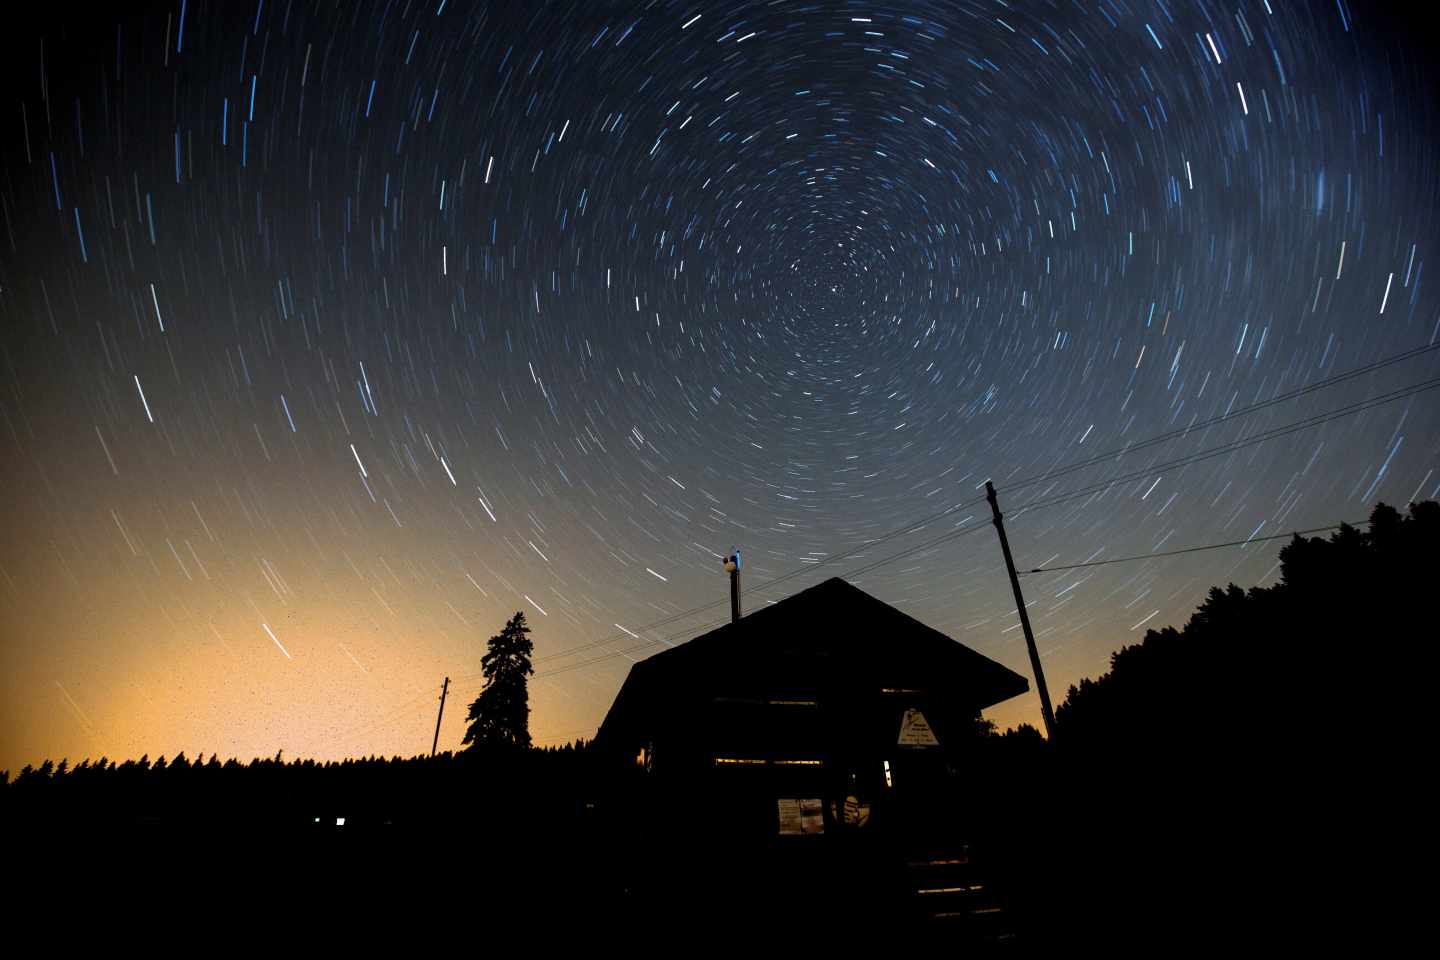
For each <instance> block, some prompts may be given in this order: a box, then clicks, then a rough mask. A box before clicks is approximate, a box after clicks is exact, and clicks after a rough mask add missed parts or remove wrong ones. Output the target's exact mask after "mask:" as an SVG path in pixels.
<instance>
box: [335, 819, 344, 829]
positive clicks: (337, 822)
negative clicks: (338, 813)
mask: <svg viewBox="0 0 1440 960" xmlns="http://www.w3.org/2000/svg"><path fill="white" fill-rule="evenodd" d="M335 826H337V827H343V826H345V818H344V817H336V818H335Z"/></svg>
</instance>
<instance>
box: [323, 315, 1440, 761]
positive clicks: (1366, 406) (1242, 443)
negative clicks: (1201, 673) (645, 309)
mask: <svg viewBox="0 0 1440 960" xmlns="http://www.w3.org/2000/svg"><path fill="white" fill-rule="evenodd" d="M1436 349H1440V343H1437V344H1431V345H1426V346H1423V347H1417V348H1414V349H1411V350H1408V351H1405V352H1402V353H1400V354H1396V355H1394V356H1392V357H1388V358H1385V359H1383V360H1378V361H1375V362H1374V363H1371V364H1367V365H1365V366H1362V367H1358V368H1355V369H1353V370H1350V371H1346V372H1345V373H1341V374H1336V375H1335V376H1332V377H1328V378H1326V379H1324V380H1320V381H1316V382H1315V383H1313V384H1309V385H1307V386H1305V387H1301V388H1298V389H1297V390H1294V391H1290V392H1289V393H1286V394H1281V395H1279V396H1276V397H1272V398H1270V399H1269V400H1264V401H1260V402H1258V403H1255V404H1251V405H1250V406H1248V407H1242V408H1240V409H1239V410H1233V411H1231V412H1229V413H1227V414H1223V415H1221V416H1219V417H1213V418H1211V419H1209V420H1206V421H1202V422H1199V423H1195V424H1191V425H1190V426H1188V427H1184V428H1180V429H1177V430H1173V431H1170V432H1168V433H1164V434H1160V435H1158V436H1156V437H1152V438H1149V439H1147V440H1144V441H1140V442H1138V443H1135V444H1131V445H1130V446H1127V447H1124V448H1122V449H1120V450H1118V451H1112V452H1109V453H1105V454H1098V455H1095V456H1093V457H1091V458H1088V459H1086V460H1081V461H1077V462H1075V463H1072V464H1069V465H1067V466H1065V467H1061V468H1059V469H1057V470H1053V471H1047V472H1045V473H1042V474H1039V475H1038V476H1035V477H1031V478H1027V479H1024V480H1017V481H1015V482H1014V483H1011V484H1008V485H1006V486H1005V487H1003V488H1001V490H1002V491H1005V492H1009V491H1012V490H1018V489H1021V488H1023V487H1027V486H1033V485H1034V484H1036V483H1040V482H1042V481H1045V480H1053V479H1055V478H1057V477H1060V476H1063V475H1065V474H1068V473H1072V472H1074V471H1076V470H1080V469H1082V468H1084V467H1087V466H1094V465H1096V464H1098V463H1102V462H1104V461H1107V460H1110V459H1112V458H1114V459H1118V458H1119V457H1122V456H1125V455H1127V454H1130V453H1134V452H1136V451H1137V450H1141V449H1145V448H1147V447H1151V446H1154V445H1156V444H1158V443H1163V442H1164V441H1166V440H1171V439H1175V438H1177V437H1181V436H1185V435H1188V434H1189V433H1191V432H1192V431H1195V430H1201V429H1205V428H1207V427H1210V426H1214V425H1216V424H1218V423H1222V422H1226V421H1228V420H1232V419H1235V418H1237V417H1240V416H1244V415H1247V414H1249V413H1254V412H1256V411H1257V410H1262V409H1265V408H1267V407H1270V406H1273V405H1275V404H1277V403H1281V402H1284V401H1286V400H1291V399H1295V398H1296V397H1299V396H1303V395H1305V394H1307V393H1312V392H1314V391H1316V390H1320V389H1323V388H1325V387H1330V386H1334V385H1336V384H1338V383H1343V382H1345V381H1347V380H1350V379H1353V378H1354V377H1357V376H1360V375H1362V374H1364V373H1369V372H1373V371H1374V370H1378V369H1381V368H1383V367H1385V366H1389V365H1392V364H1394V363H1398V362H1400V361H1402V360H1407V359H1410V358H1412V357H1416V356H1421V355H1423V354H1426V353H1429V352H1432V351H1434V350H1436ZM1436 387H1440V377H1434V378H1431V379H1429V380H1423V381H1419V382H1418V383H1414V384H1411V385H1410V386H1408V387H1401V388H1399V389H1397V390H1392V391H1390V392H1389V393H1385V394H1381V395H1380V396H1378V397H1372V398H1369V399H1367V400H1362V401H1355V402H1353V403H1349V404H1345V405H1343V406H1341V407H1338V408H1336V409H1334V410H1331V411H1328V412H1326V413H1322V414H1315V415H1313V416H1310V417H1306V418H1304V419H1302V420H1299V421H1295V422H1293V423H1290V424H1284V425H1282V426H1280V427H1275V428H1271V429H1269V430H1265V431H1261V432H1260V433H1258V434H1256V435H1255V436H1252V437H1246V438H1243V439H1239V440H1234V441H1230V442H1228V443H1225V444H1221V445H1220V446H1218V447H1214V448H1211V449H1209V450H1203V451H1199V452H1197V453H1194V454H1189V455H1186V456H1184V457H1180V458H1177V459H1175V460H1171V461H1168V462H1166V463H1162V464H1153V465H1151V466H1149V467H1146V468H1145V469H1144V470H1138V471H1134V472H1132V473H1130V474H1125V475H1121V476H1118V477H1112V478H1110V479H1108V480H1105V481H1102V482H1098V483H1095V484H1091V485H1090V486H1088V487H1084V488H1081V489H1080V490H1077V491H1074V492H1071V493H1068V494H1063V495H1060V496H1058V497H1052V498H1050V499H1048V500H1040V501H1036V502H1032V503H1029V504H1025V505H1023V506H1021V507H1019V508H1018V509H1017V510H1016V512H1015V514H1014V515H1015V516H1016V517H1018V516H1019V514H1020V513H1023V512H1025V511H1028V510H1034V509H1039V508H1042V507H1049V506H1056V505H1059V504H1061V503H1065V502H1068V501H1070V500H1075V499H1078V498H1080V497H1084V496H1089V495H1091V494H1093V493H1095V492H1097V491H1101V490H1106V489H1109V488H1112V487H1114V486H1115V485H1116V484H1122V483H1128V482H1130V481H1131V480H1136V479H1139V478H1142V477H1146V476H1151V475H1154V474H1155V473H1158V472H1160V471H1162V470H1169V469H1175V468H1177V467H1184V466H1190V465H1192V464H1194V463H1199V462H1201V461H1203V460H1208V459H1212V458H1214V457H1218V456H1224V455H1226V454H1229V453H1234V452H1236V451H1238V450H1242V449H1245V448H1247V447H1251V446H1255V445H1257V444H1260V443H1265V442H1267V441H1270V440H1276V439H1280V438H1281V437H1285V436H1289V435H1290V434H1292V433H1296V432H1298V431H1300V430H1304V429H1308V428H1310V427H1313V426H1320V425H1323V424H1326V423H1330V422H1332V421H1334V420H1338V419H1341V418H1343V417H1347V416H1352V415H1354V414H1356V413H1362V412H1364V411H1366V410H1370V409H1373V408H1374V407H1378V406H1382V405H1384V404H1387V403H1392V402H1394V401H1396V400H1402V399H1407V398H1409V397H1413V396H1416V395H1418V394H1420V393H1424V392H1426V391H1428V390H1433V389H1435V388H1436ZM983 500H984V498H983V497H977V498H975V499H973V500H968V501H964V502H962V503H959V504H955V505H953V506H951V507H947V508H945V509H944V510H942V511H940V512H939V513H936V514H932V515H930V516H928V517H924V518H922V519H920V520H917V521H915V522H912V523H909V524H906V525H905V526H903V527H900V528H898V529H896V530H893V531H891V532H890V533H888V534H885V535H883V536H881V537H877V538H875V539H873V540H868V541H865V542H864V543H861V544H859V545H857V546H856V547H853V548H851V549H850V550H846V551H844V552H841V553H838V554H835V555H834V556H830V557H826V558H825V559H824V560H821V561H819V562H818V563H811V564H807V565H805V566H804V567H800V568H797V569H795V570H792V571H790V572H789V573H785V574H781V575H780V576H777V577H774V578H772V579H770V580H768V581H765V582H764V583H760V584H757V585H756V586H755V587H754V589H756V590H766V589H769V588H772V587H775V586H778V585H780V584H781V583H785V582H787V581H789V580H792V579H794V578H795V577H798V576H801V575H802V574H805V573H807V572H809V571H810V570H812V569H814V568H817V567H821V566H825V565H827V564H833V563H837V562H839V561H841V560H845V559H848V558H850V557H853V556H854V555H855V554H857V553H859V552H860V551H862V550H865V549H868V548H871V547H874V546H875V545H876V544H879V543H884V542H886V541H889V540H893V539H895V538H896V537H899V536H903V535H905V534H907V533H911V532H913V531H915V530H918V529H920V528H922V527H925V526H927V525H929V524H931V523H934V522H936V521H937V520H942V519H944V518H945V517H947V516H950V515H951V514H954V513H957V512H959V511H960V510H963V509H965V508H966V507H970V506H974V505H977V504H979V503H981V502H982V501H983ZM984 526H985V525H984V523H982V522H977V523H975V524H973V525H970V526H964V527H960V528H958V529H956V530H951V531H947V532H946V533H944V534H941V535H940V536H938V537H935V538H933V539H931V540H928V541H926V542H925V543H922V544H918V545H916V546H913V547H909V548H907V549H905V550H902V551H900V552H898V553H895V554H892V555H891V556H889V557H885V558H882V559H880V560H877V561H873V562H871V563H869V564H866V565H864V566H862V567H858V568H856V569H854V570H851V571H850V575H851V576H859V575H862V574H865V573H868V572H870V571H871V570H874V569H877V568H878V567H881V566H884V565H886V564H889V563H893V562H895V561H896V560H900V559H903V558H905V557H908V556H910V555H912V554H915V553H919V552H921V551H923V550H926V549H930V548H932V547H936V546H939V545H940V544H942V543H945V542H948V541H949V540H952V539H955V538H957V537H960V536H963V535H964V534H967V533H974V532H976V531H978V530H981V529H984ZM1336 526H1337V525H1332V526H1327V527H1320V528H1316V530H1311V531H1305V532H1306V533H1312V532H1320V531H1324V530H1330V529H1335V528H1336ZM1291 535H1292V534H1277V535H1275V536H1267V537H1255V538H1251V539H1250V540H1247V541H1236V542H1234V543H1224V544H1207V545H1204V546H1200V547H1191V548H1184V549H1181V550H1178V551H1167V552H1165V553H1158V554H1147V555H1145V556H1143V557H1142V556H1137V557H1129V558H1116V559H1112V560H1108V561H1095V562H1092V563H1089V564H1074V565H1069V566H1064V567H1050V568H1044V569H1036V570H1033V571H1029V572H1028V573H1031V574H1033V573H1048V572H1054V571H1060V570H1068V569H1077V568H1078V567H1082V566H1100V565H1103V564H1108V563H1121V562H1124V561H1126V560H1138V559H1150V558H1156V557H1164V556H1174V555H1178V554H1181V553H1193V552H1199V551H1201V550H1209V549H1218V548H1220V547H1227V546H1235V545H1238V544H1243V543H1255V542H1261V541H1267V540H1273V539H1277V538H1279V537H1287V536H1291ZM725 602H726V601H725V600H724V599H721V600H714V601H711V602H709V603H704V604H700V605H698V606H695V607H692V608H691V609H689V610H685V611H681V612H679V613H675V614H671V615H670V616H667V617H664V618H662V619H660V620H657V621H655V622H654V623H651V624H648V625H646V626H643V627H640V628H638V629H639V630H640V631H645V630H653V629H654V628H656V627H659V626H664V625H667V624H670V623H674V622H676V621H677V620H682V619H685V618H687V617H690V616H694V615H695V614H697V613H701V612H704V611H706V610H709V609H711V608H714V607H717V606H720V605H722V604H723V603H725ZM725 622H727V621H725V620H717V621H713V622H711V623H709V624H704V625H702V627H709V626H720V625H722V624H724V623H725ZM693 629H699V628H691V629H687V630H685V631H682V632H681V633H678V634H672V635H671V636H670V637H668V638H665V639H666V640H671V639H678V638H679V637H682V636H685V635H686V634H687V633H691V631H692V630H693ZM626 636H632V637H634V636H636V634H635V633H631V632H629V631H626V632H625V633H621V634H615V635H613V636H609V637H605V638H602V639H599V640H594V641H591V642H589V643H585V644H581V645H579V646H576V647H572V648H570V649H568V650H563V651H559V652H556V653H553V654H548V655H546V656H544V657H539V658H536V662H539V661H542V660H553V659H559V658H561V657H566V656H572V655H574V654H576V653H581V652H584V651H586V650H592V649H596V648H598V647H601V646H604V645H606V644H609V643H613V642H615V641H616V640H620V639H623V638H624V637H626ZM659 642H664V641H657V640H647V641H645V642H643V643H641V644H637V645H635V646H632V647H628V648H625V649H622V650H618V651H611V652H609V653H605V654H602V655H600V656H597V657H592V658H590V659H588V660H583V661H580V662H577V663H573V664H567V665H565V666H563V667H557V668H555V669H553V670H547V671H545V672H543V673H539V674H536V675H535V676H536V679H544V678H546V677H553V676H556V675H558V674H562V673H569V672H571V671H572V670H578V669H583V668H585V667H588V666H593V665H595V664H598V663H603V662H605V661H608V660H612V659H614V658H615V657H617V656H624V655H628V654H630V653H638V652H641V651H644V650H648V649H652V648H653V647H654V646H655V644H656V643H659ZM482 676H483V675H480V674H476V675H473V676H470V677H463V678H461V679H460V680H459V681H457V683H469V682H473V681H474V680H477V679H480V678H481V677H482ZM420 696H425V694H421V695H420ZM418 699H419V697H418V696H417V697H415V698H413V699H412V700H411V701H409V702H407V703H406V704H405V705H403V706H402V707H401V708H400V710H399V711H397V713H396V714H393V715H392V716H391V717H390V718H387V719H385V720H381V721H376V722H375V723H373V724H367V725H364V726H362V727H359V728H356V729H355V730H354V731H352V732H350V733H347V734H343V735H341V736H343V737H345V738H347V739H348V738H350V737H353V736H355V735H357V734H359V733H363V732H368V731H369V730H370V729H373V728H374V727H377V726H382V725H384V724H386V723H389V722H392V721H393V720H394V719H395V718H396V717H398V715H399V713H401V712H404V711H405V710H406V709H408V708H409V706H410V705H411V704H413V703H414V702H415V701H417V700H418ZM338 739H340V738H339V737H336V738H332V739H331V740H327V741H325V742H326V743H331V742H335V740H338Z"/></svg>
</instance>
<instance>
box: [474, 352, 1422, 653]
mask: <svg viewBox="0 0 1440 960" xmlns="http://www.w3.org/2000/svg"><path fill="white" fill-rule="evenodd" d="M1436 350H1440V343H1433V344H1424V345H1422V346H1418V347H1413V348H1411V349H1409V350H1405V351H1401V352H1400V353H1397V354H1394V355H1392V356H1389V357H1384V358H1382V359H1380V360H1376V361H1374V362H1372V363H1369V364H1364V365H1362V366H1359V367H1355V368H1353V369H1351V370H1347V371H1345V372H1343V373H1338V374H1335V375H1333V376H1330V377H1326V378H1324V379H1321V380H1317V381H1315V382H1314V383H1310V384H1307V385H1305V386H1303V387H1299V388H1296V389H1295V390H1291V391H1288V392H1286V393H1283V394H1279V395H1277V396H1274V397H1271V398H1270V399H1268V400H1262V401H1259V402H1257V403H1253V404H1250V405H1248V406H1245V407H1241V408H1239V409H1238V410H1231V411H1229V412H1228V413H1225V414H1221V415H1219V416H1216V417H1211V418H1210V419H1208V420H1203V421H1200V422H1198V423H1193V424H1190V425H1189V426H1187V427H1182V428H1177V429H1175V430H1171V431H1168V432H1166V433H1162V434H1159V435H1157V436H1154V437H1150V438H1148V439H1146V440H1142V441H1138V442H1137V443H1134V444H1131V445H1129V446H1127V447H1122V448H1121V449H1119V450H1112V451H1109V452H1107V453H1103V454H1096V455H1093V456H1091V457H1089V458H1086V459H1084V460H1079V461H1076V462H1074V463H1071V464H1067V465H1066V466H1064V467H1060V468H1057V469H1055V470H1050V471H1046V472H1044V473H1041V474H1039V475H1037V476H1034V477H1029V478H1027V479H1024V480H1017V481H1015V482H1014V483H1010V484H1006V485H1004V486H1002V487H1000V488H999V492H1001V493H1009V492H1011V491H1015V490H1019V489H1022V488H1024V487H1028V486H1034V485H1035V484H1037V483H1041V482H1043V481H1045V480H1053V479H1056V478H1058V477H1061V476H1065V475H1067V474H1070V473H1074V472H1075V471H1077V470H1081V469H1084V468H1085V467H1090V466H1095V465H1096V464H1099V463H1103V462H1105V461H1108V460H1111V459H1118V458H1120V457H1122V456H1126V455H1128V454H1131V453H1134V452H1136V451H1138V450H1143V449H1147V448H1149V447H1152V446H1155V445H1157V444H1160V443H1163V442H1165V441H1167V440H1173V439H1176V438H1178V437H1183V436H1186V435H1188V434H1190V433H1191V432H1194V431H1197V430H1204V429H1207V428H1209V427H1212V426H1215V425H1217V424H1220V423H1224V422H1227V421H1230V420H1234V419H1237V418H1239V417H1242V416H1247V415H1249V414H1251V413H1255V412H1256V411H1259V410H1263V409H1266V408H1267V407H1271V406H1274V405H1276V404H1278V403H1283V402H1285V401H1287V400H1293V399H1296V398H1297V397H1301V396H1304V395H1306V394H1309V393H1313V392H1315V391H1318V390H1322V389H1325V388H1327V387H1332V386H1335V385H1337V384H1340V383H1344V382H1346V381H1348V380H1352V379H1354V378H1356V377H1358V376H1362V375H1363V374H1366V373H1373V372H1374V371H1376V370H1380V369H1383V368H1385V367H1388V366H1392V365H1394V364H1396V363H1400V362H1402V361H1404V360H1409V359H1412V358H1414V357H1418V356H1422V355H1424V354H1427V353H1431V352H1434V351H1436ZM1429 383H1430V384H1431V385H1433V384H1434V383H1435V381H1429ZM1425 389H1429V386H1426V387H1425ZM1389 399H1396V398H1394V397H1389V398H1383V399H1379V400H1378V401H1377V402H1389ZM1341 409H1342V410H1343V409H1344V408H1341ZM1366 409H1368V407H1367V408H1366ZM1355 412H1358V411H1355ZM1302 423H1303V422H1302ZM1305 425H1306V426H1309V425H1312V424H1308V423H1307V424H1305ZM1297 429H1303V426H1302V427H1297ZM1279 435H1281V436H1283V435H1284V434H1279ZM1237 449H1238V448H1237ZM1226 452H1228V451H1226ZM1162 468H1165V469H1168V466H1165V467H1156V468H1154V469H1162ZM1113 482H1122V481H1118V480H1117V481H1113ZM984 499H985V498H984V497H976V498H974V499H972V500H966V501H964V502H962V503H958V504H955V505H953V506H950V507H947V508H945V509H944V510H942V511H940V512H939V513H935V514H932V515H930V516H928V517H923V518H921V519H920V520H917V521H915V522H913V523H909V524H906V525H905V526H903V527H899V528H897V529H895V530H892V531H891V532H889V533H887V534H884V535H882V536H880V537H877V538H875V539H873V540H868V541H865V542H864V543H861V544H860V545H858V546H856V547H854V548H852V549H850V550H846V551H843V552H841V553H838V554H835V555H833V556H830V557H826V558H825V559H823V560H821V561H820V562H818V563H811V564H807V565H805V566H803V567H799V568H797V569H795V570H792V571H790V572H789V573H785V574H781V575H780V576H778V577H775V578H773V579H771V580H768V581H766V582H764V583H760V584H756V585H755V586H754V587H753V588H752V589H754V590H766V589H770V588H772V587H776V586H779V585H780V584H782V583H785V582H788V581H789V580H792V579H794V578H795V577H798V576H801V575H803V574H805V573H807V572H808V571H809V570H811V569H813V568H816V567H820V566H825V565H827V564H833V563H838V562H840V561H842V560H846V559H849V558H850V557H852V556H854V555H855V554H857V553H859V552H860V551H862V550H865V549H867V548H870V547H873V546H875V545H876V544H880V543H885V542H887V541H889V540H893V539H895V538H896V537H900V536H904V535H905V534H907V533H912V532H914V531H915V530H917V529H920V528H921V527H924V526H927V525H929V524H931V523H934V522H936V521H938V520H943V519H944V518H945V517H947V516H950V515H951V514H954V513H958V512H959V511H961V510H964V509H966V508H968V507H972V506H977V505H979V504H980V503H983V502H984ZM1022 509H1028V507H1026V508H1022ZM906 555H908V554H906ZM724 602H725V601H724V600H723V599H721V600H713V601H710V602H708V603H703V604H700V605H698V606H695V607H691V608H690V609H689V610H683V611H680V612H679V613H674V614H671V615H669V616H667V617H663V618H661V619H659V620H656V621H654V622H653V623H650V624H647V625H645V626H642V627H638V628H636V632H644V631H646V630H653V629H655V628H656V627H662V626H666V625H668V624H671V623H674V622H676V621H678V620H683V619H685V618H687V617H691V616H694V615H696V614H698V613H703V612H704V611H706V610H710V609H712V608H714V607H718V606H720V605H722V604H723V603H724ZM633 635H634V634H631V633H628V632H622V633H617V634H612V635H610V636H607V637H602V638H599V639H597V640H592V641H589V642H587V643H582V644H579V645H578V646H575V647H570V648H568V649H566V650H560V651H557V652H555V653H550V654H545V655H544V656H541V657H537V658H535V662H536V663H540V662H544V661H548V660H556V659H559V658H561V657H568V656H573V655H574V654H577V653H584V652H585V651H587V650H594V649H596V648H598V647H603V646H606V645H607V644H610V643H614V642H616V641H618V640H623V639H625V637H626V636H633ZM590 662H599V661H598V660H597V661H590ZM465 679H474V677H470V678H465Z"/></svg>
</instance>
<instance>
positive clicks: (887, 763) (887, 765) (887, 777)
mask: <svg viewBox="0 0 1440 960" xmlns="http://www.w3.org/2000/svg"><path fill="white" fill-rule="evenodd" d="M885 786H887V787H893V786H895V784H894V782H893V781H891V779H890V761H889V760H886V761H885Z"/></svg>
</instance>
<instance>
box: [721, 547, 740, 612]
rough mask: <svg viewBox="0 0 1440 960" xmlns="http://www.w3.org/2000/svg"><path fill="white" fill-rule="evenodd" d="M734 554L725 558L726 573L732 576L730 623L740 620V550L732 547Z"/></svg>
mask: <svg viewBox="0 0 1440 960" xmlns="http://www.w3.org/2000/svg"><path fill="white" fill-rule="evenodd" d="M730 549H731V550H733V551H734V553H732V554H730V556H728V557H726V558H725V572H726V573H728V574H730V622H731V623H735V622H737V621H738V620H739V619H740V550H739V548H737V547H731V548H730Z"/></svg>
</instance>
